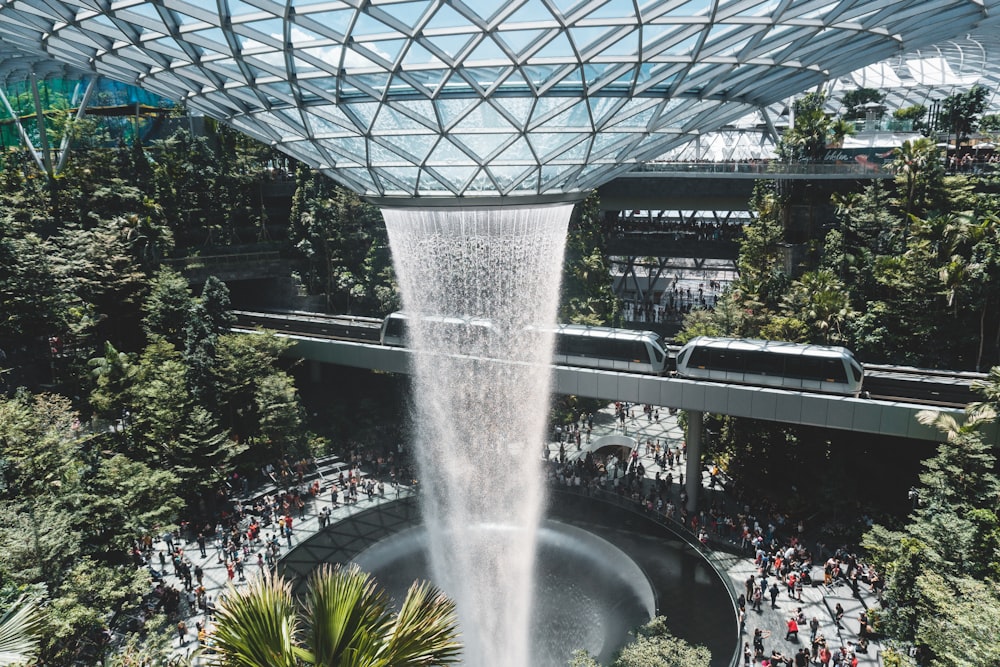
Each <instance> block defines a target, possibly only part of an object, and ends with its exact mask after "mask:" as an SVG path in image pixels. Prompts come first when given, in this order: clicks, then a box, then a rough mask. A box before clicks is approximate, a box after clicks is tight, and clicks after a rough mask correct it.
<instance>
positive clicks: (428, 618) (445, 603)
mask: <svg viewBox="0 0 1000 667" xmlns="http://www.w3.org/2000/svg"><path fill="white" fill-rule="evenodd" d="M388 636H389V643H388V646H387V651H386V656H385V657H386V659H387V662H386V664H387V665H392V667H428V666H430V665H450V664H455V663H457V662H458V661H459V657H460V656H461V652H462V645H461V643H460V642H459V641H458V618H457V616H456V613H455V603H454V602H453V601H452V600H451V599H449V598H448V597H446V596H445V595H444V594H443V593H441V591H439V590H438V589H437V588H435V587H433V586H431V585H430V584H429V583H427V582H414V584H413V585H412V586H410V590H409V591H408V592H407V594H406V599H405V600H403V605H402V607H401V608H400V610H399V613H398V614H397V615H396V619H395V622H394V624H393V627H392V628H391V630H390V632H389V633H388Z"/></svg>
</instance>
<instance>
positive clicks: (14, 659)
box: [0, 596, 42, 665]
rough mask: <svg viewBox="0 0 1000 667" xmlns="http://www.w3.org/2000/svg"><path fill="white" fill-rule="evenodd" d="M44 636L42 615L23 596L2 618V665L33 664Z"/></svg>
mask: <svg viewBox="0 0 1000 667" xmlns="http://www.w3.org/2000/svg"><path fill="white" fill-rule="evenodd" d="M41 636H42V614H41V612H40V611H39V609H38V607H37V606H36V605H35V603H34V602H31V601H30V600H27V599H25V598H24V597H23V596H22V597H21V598H19V599H18V600H17V601H16V602H14V604H12V605H11V606H10V608H9V609H7V610H6V611H5V612H4V613H3V615H2V616H0V665H20V664H23V663H27V662H31V660H32V659H33V658H34V657H35V655H36V653H37V652H38V643H39V640H40V639H41Z"/></svg>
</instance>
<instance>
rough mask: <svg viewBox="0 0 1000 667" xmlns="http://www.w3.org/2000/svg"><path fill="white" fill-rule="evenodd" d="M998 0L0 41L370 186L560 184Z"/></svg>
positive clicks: (601, 1) (170, 7) (74, 11)
mask: <svg viewBox="0 0 1000 667" xmlns="http://www.w3.org/2000/svg"><path fill="white" fill-rule="evenodd" d="M997 4H1000V0H981V1H980V0H905V1H891V0H645V1H643V0H467V1H466V2H462V1H460V0H287V1H285V2H275V1H272V0H213V1H210V2H203V3H197V4H195V3H190V2H184V1H182V0H156V1H154V2H141V1H138V0H65V1H62V2H57V1H55V0H0V45H2V47H3V51H4V55H7V54H10V55H14V54H19V55H29V56H35V57H38V56H42V55H45V56H47V57H49V58H51V59H54V60H57V61H61V62H64V63H69V64H72V65H74V66H76V67H78V68H80V69H82V70H85V71H93V72H97V73H100V74H102V75H105V76H107V77H109V78H112V79H116V80H119V81H124V82H128V83H134V84H136V85H139V86H141V87H143V88H146V89H148V90H150V91H152V92H155V93H157V94H160V95H163V96H164V97H168V98H172V99H176V100H179V101H183V102H184V103H186V104H187V105H188V106H189V107H190V108H191V109H194V110H198V111H201V112H203V113H205V114H206V115H209V116H212V117H215V118H218V119H220V120H223V121H225V122H228V123H230V124H232V125H233V126H235V127H236V128H238V129H240V130H242V131H244V132H246V133H247V134H250V135H252V136H254V137H257V138H259V139H261V140H264V141H267V142H270V143H272V144H274V145H275V146H276V147H278V148H279V149H281V150H283V151H285V152H287V153H289V154H291V155H293V156H295V157H297V158H299V159H301V160H303V161H304V162H306V163H308V164H311V165H313V166H315V167H317V168H319V169H321V170H323V171H325V172H327V173H328V174H329V175H330V176H332V177H333V178H335V179H337V180H338V181H341V182H342V183H344V184H346V185H348V186H350V187H351V188H353V189H355V190H356V191H358V192H360V193H362V194H365V195H367V196H371V197H385V196H390V197H391V196H400V197H423V196H447V197H456V196H469V197H472V196H486V195H491V196H495V195H525V196H529V195H530V196H535V197H539V196H541V197H548V196H551V197H555V198H558V197H565V196H568V195H572V194H573V193H579V192H582V191H585V190H588V189H590V188H592V187H595V186H597V185H599V184H600V183H602V182H604V181H606V180H608V179H610V178H612V177H614V176H615V175H617V174H618V173H620V172H622V171H624V170H627V169H629V168H631V167H632V166H634V165H635V164H636V163H639V162H642V161H645V160H648V159H651V158H653V157H656V156H657V155H660V154H662V153H663V152H664V151H665V150H667V149H669V148H671V147H673V146H677V145H680V144H682V143H685V142H687V141H689V140H690V138H691V136H692V135H694V134H698V133H703V132H708V131H712V130H715V129H718V128H719V127H721V126H723V125H725V124H726V123H728V122H731V121H733V120H735V119H737V118H739V117H741V116H743V115H745V114H746V113H748V112H749V111H752V110H753V109H755V108H757V107H760V106H762V105H766V104H769V103H772V102H775V101H777V100H781V99H783V98H785V97H788V96H790V95H793V94H796V93H799V92H801V91H803V90H806V89H808V88H810V87H812V86H814V85H818V84H820V83H821V82H823V81H825V80H828V79H829V78H830V77H831V76H839V75H842V74H846V73H848V72H851V71H852V70H855V69H858V68H860V67H863V66H865V65H867V64H869V63H873V62H877V61H881V60H885V59H887V58H890V57H892V56H894V55H897V54H899V53H902V52H906V51H909V50H912V49H915V48H920V47H922V46H927V45H929V44H932V43H934V42H936V41H941V40H943V39H947V38H950V37H954V36H958V35H962V34H964V33H965V32H967V31H969V30H971V29H973V28H974V27H976V26H977V25H979V24H980V23H981V22H982V20H983V19H984V18H985V16H986V14H987V13H988V11H989V10H990V9H994V7H993V6H994V5H997Z"/></svg>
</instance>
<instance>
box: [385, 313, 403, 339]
mask: <svg viewBox="0 0 1000 667" xmlns="http://www.w3.org/2000/svg"><path fill="white" fill-rule="evenodd" d="M385 335H386V336H387V337H392V338H403V337H404V336H405V335H406V318H405V317H393V316H392V315H390V316H389V317H388V319H387V320H386V322H385Z"/></svg>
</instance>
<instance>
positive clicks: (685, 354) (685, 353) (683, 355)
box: [677, 348, 691, 366]
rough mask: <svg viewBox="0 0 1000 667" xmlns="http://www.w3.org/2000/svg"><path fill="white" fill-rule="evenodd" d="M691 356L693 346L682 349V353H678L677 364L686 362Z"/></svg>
mask: <svg viewBox="0 0 1000 667" xmlns="http://www.w3.org/2000/svg"><path fill="white" fill-rule="evenodd" d="M689 356H691V348H688V349H686V350H681V353H680V354H678V355H677V365H678V366H681V365H683V364H684V363H686V362H687V358H688V357H689Z"/></svg>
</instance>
